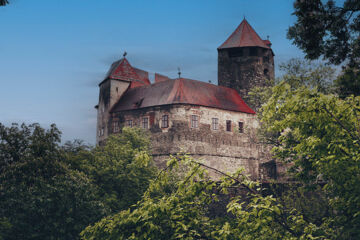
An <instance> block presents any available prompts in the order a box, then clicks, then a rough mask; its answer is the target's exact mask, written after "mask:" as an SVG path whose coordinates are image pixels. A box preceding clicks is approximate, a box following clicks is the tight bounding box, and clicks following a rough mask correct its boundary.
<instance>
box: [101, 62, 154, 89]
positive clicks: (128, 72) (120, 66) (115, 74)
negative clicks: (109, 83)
mask: <svg viewBox="0 0 360 240" xmlns="http://www.w3.org/2000/svg"><path fill="white" fill-rule="evenodd" d="M107 79H117V80H122V81H128V82H131V86H130V87H131V88H133V87H138V86H143V85H150V81H149V78H148V72H146V71H144V70H141V69H138V68H134V67H132V66H131V65H130V63H129V62H128V60H127V59H126V58H125V57H123V58H122V59H120V60H118V61H116V62H114V63H113V64H112V65H111V67H110V69H109V71H108V72H107V74H106V76H105V79H104V81H105V80H107ZM104 81H102V82H101V83H100V84H102V83H103V82H104ZM100 84H99V85H100Z"/></svg>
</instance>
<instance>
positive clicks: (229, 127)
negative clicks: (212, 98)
mask: <svg viewBox="0 0 360 240" xmlns="http://www.w3.org/2000/svg"><path fill="white" fill-rule="evenodd" d="M226 131H228V132H231V121H230V120H226Z"/></svg>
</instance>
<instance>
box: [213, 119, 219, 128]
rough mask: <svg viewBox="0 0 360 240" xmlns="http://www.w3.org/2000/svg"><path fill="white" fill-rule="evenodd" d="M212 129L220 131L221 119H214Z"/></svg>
mask: <svg viewBox="0 0 360 240" xmlns="http://www.w3.org/2000/svg"><path fill="white" fill-rule="evenodd" d="M212 129H213V130H218V129H219V119H218V118H213V119H212Z"/></svg>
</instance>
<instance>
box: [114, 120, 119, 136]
mask: <svg viewBox="0 0 360 240" xmlns="http://www.w3.org/2000/svg"><path fill="white" fill-rule="evenodd" d="M119 130H120V128H119V122H113V132H114V133H116V132H119Z"/></svg>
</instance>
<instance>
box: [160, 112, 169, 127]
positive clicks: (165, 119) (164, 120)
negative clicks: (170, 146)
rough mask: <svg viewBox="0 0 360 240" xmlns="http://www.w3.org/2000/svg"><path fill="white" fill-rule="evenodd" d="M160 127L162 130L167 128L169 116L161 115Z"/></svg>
mask: <svg viewBox="0 0 360 240" xmlns="http://www.w3.org/2000/svg"><path fill="white" fill-rule="evenodd" d="M161 127H162V128H167V127H169V115H163V116H162V117H161Z"/></svg>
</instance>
